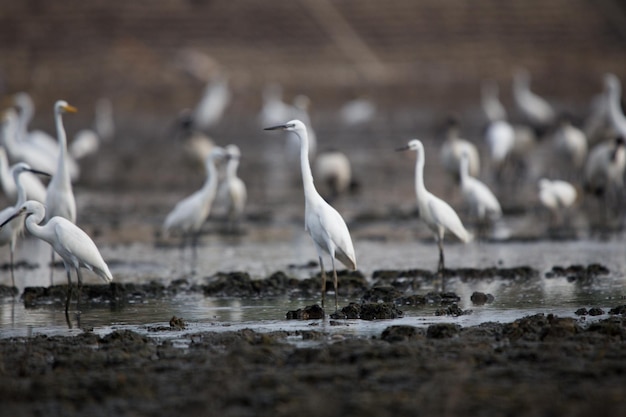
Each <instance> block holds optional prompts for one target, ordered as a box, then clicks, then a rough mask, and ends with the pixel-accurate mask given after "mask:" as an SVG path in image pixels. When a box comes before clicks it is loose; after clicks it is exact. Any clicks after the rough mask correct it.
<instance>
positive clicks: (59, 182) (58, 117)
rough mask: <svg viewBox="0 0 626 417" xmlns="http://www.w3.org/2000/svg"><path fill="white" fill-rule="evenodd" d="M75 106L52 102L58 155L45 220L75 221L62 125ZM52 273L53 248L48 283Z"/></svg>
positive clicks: (73, 199)
mask: <svg viewBox="0 0 626 417" xmlns="http://www.w3.org/2000/svg"><path fill="white" fill-rule="evenodd" d="M76 111H77V110H76V108H75V107H73V106H70V105H69V104H68V103H67V102H66V101H64V100H58V101H57V102H56V103H55V104H54V121H55V124H56V128H57V139H58V141H59V155H58V157H57V166H56V169H55V172H54V175H53V176H52V179H51V180H50V183H48V188H47V189H46V210H45V213H46V216H47V217H46V220H50V219H52V218H53V217H63V218H65V219H67V220H68V221H70V222H72V223H76V200H75V198H74V190H73V189H72V179H71V176H70V169H69V164H68V160H69V156H68V151H67V136H66V134H65V128H64V127H63V116H62V115H63V113H65V112H70V113H75V112H76ZM53 274H54V250H53V251H52V253H51V264H50V284H51V285H52V279H53Z"/></svg>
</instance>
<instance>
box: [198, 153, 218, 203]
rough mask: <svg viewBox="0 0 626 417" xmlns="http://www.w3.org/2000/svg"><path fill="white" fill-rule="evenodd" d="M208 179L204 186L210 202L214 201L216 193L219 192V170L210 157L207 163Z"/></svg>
mask: <svg viewBox="0 0 626 417" xmlns="http://www.w3.org/2000/svg"><path fill="white" fill-rule="evenodd" d="M206 170H207V178H206V181H205V182H204V185H203V186H202V189H203V190H204V191H205V195H206V196H207V198H209V199H210V200H213V198H214V197H215V193H216V192H217V168H215V161H214V160H213V158H212V157H209V159H208V160H207V163H206Z"/></svg>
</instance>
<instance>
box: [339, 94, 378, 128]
mask: <svg viewBox="0 0 626 417" xmlns="http://www.w3.org/2000/svg"><path fill="white" fill-rule="evenodd" d="M375 116H376V104H375V103H374V102H373V101H372V100H369V99H367V98H365V97H360V98H355V99H353V100H350V101H348V102H346V103H344V104H343V106H341V108H340V109H339V119H340V120H341V123H342V124H343V125H344V126H356V125H361V124H364V123H367V122H369V121H371V120H372V119H373V118H374V117H375Z"/></svg>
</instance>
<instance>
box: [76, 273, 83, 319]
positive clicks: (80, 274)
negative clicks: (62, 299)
mask: <svg viewBox="0 0 626 417" xmlns="http://www.w3.org/2000/svg"><path fill="white" fill-rule="evenodd" d="M76 276H77V277H78V297H77V298H76V310H77V311H79V312H80V295H81V293H82V292H83V274H82V273H81V272H80V267H78V268H76Z"/></svg>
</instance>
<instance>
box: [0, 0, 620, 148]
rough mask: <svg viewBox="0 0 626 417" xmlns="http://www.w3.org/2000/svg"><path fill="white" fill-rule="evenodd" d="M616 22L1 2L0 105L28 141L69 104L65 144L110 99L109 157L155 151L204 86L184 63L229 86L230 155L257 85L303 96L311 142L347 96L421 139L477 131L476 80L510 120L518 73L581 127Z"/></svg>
mask: <svg viewBox="0 0 626 417" xmlns="http://www.w3.org/2000/svg"><path fill="white" fill-rule="evenodd" d="M624 16H626V3H624V2H621V1H618V0H614V1H612V0H598V1H590V0H550V1H545V0H524V1H500V0H481V1H474V0H450V1H440V0H420V1H415V0H391V1H374V0H336V1H330V0H294V1H258V0H133V1H124V2H122V1H110V0H89V1H83V0H69V1H45V0H22V1H11V0H4V1H2V6H1V7H0V80H1V84H0V91H2V93H4V95H5V96H8V95H10V94H13V93H15V92H18V91H28V92H29V93H30V94H31V95H32V96H33V98H34V100H35V105H36V108H37V113H36V118H35V121H34V122H33V126H35V127H39V128H43V129H46V130H49V131H52V129H53V119H52V114H51V108H52V104H53V102H54V101H55V100H56V99H59V98H64V99H66V100H68V101H69V102H70V103H72V104H74V105H76V106H77V107H78V108H79V109H80V112H79V114H78V115H76V116H74V115H73V116H72V117H67V118H66V126H67V128H68V132H69V133H70V134H71V132H73V131H76V130H77V129H79V128H80V127H82V126H85V125H88V124H89V123H91V120H92V118H93V105H94V103H95V101H96V100H97V99H98V98H99V97H108V98H110V99H111V100H112V102H113V105H114V111H115V119H116V124H117V135H116V136H117V139H118V141H119V139H120V138H123V141H121V142H120V143H121V145H118V151H119V152H121V153H123V152H124V147H132V146H137V145H131V143H141V142H142V140H143V141H145V140H150V141H151V143H153V144H154V143H158V142H164V143H167V140H168V136H169V133H168V132H169V131H168V128H169V126H170V125H171V123H172V122H173V120H174V119H175V118H176V116H177V115H178V113H179V111H180V110H181V109H183V108H191V107H193V106H194V105H195V104H196V102H197V101H198V100H199V98H200V96H201V94H202V90H203V88H204V82H203V81H202V80H201V79H200V78H199V77H197V76H196V77H194V76H192V75H190V73H189V71H185V70H183V65H182V63H181V60H182V58H181V52H182V51H184V50H187V51H189V50H192V51H197V52H200V53H203V54H206V55H208V56H210V57H211V58H212V59H213V64H214V65H215V66H216V68H219V69H221V71H222V72H223V73H225V74H226V75H227V76H228V77H229V82H230V86H231V88H232V93H233V100H232V103H231V105H230V107H229V109H228V111H227V113H226V115H225V118H224V120H223V121H222V123H221V124H220V125H218V126H217V127H216V129H215V131H214V132H212V133H213V134H214V135H216V136H220V135H227V134H237V135H239V137H240V140H241V141H245V140H250V139H251V138H250V137H249V136H250V135H249V132H256V131H257V129H258V125H256V124H255V120H254V118H255V116H256V113H257V112H258V109H259V107H260V103H261V91H262V88H263V86H264V85H266V84H267V83H268V82H280V83H281V84H282V85H283V87H284V92H285V96H286V97H287V98H288V97H292V96H293V95H294V94H297V93H304V94H307V95H308V96H309V97H310V98H311V100H312V103H313V108H312V115H313V120H314V122H317V124H318V129H321V130H324V129H331V127H329V126H331V124H332V121H333V120H334V119H333V115H334V114H335V112H336V110H337V108H338V106H339V105H340V104H341V103H343V102H345V101H346V100H348V99H350V98H354V97H358V96H361V95H367V96H368V97H369V98H371V99H373V100H375V101H376V103H377V105H378V108H379V110H381V111H382V112H383V113H384V114H385V115H386V116H387V117H385V118H384V119H382V120H384V121H385V123H387V124H388V126H389V125H393V123H394V122H397V123H408V124H411V123H413V124H416V125H417V126H415V127H416V128H417V129H419V128H420V127H422V128H424V126H425V125H428V126H427V127H428V128H430V125H431V124H432V123H431V121H433V120H436V119H438V118H442V117H444V116H445V115H446V114H448V113H450V112H454V113H456V114H459V115H461V117H464V118H465V120H464V121H465V123H468V120H470V121H471V120H473V121H474V122H475V124H476V125H479V124H480V123H482V122H483V121H484V117H483V115H482V113H481V111H480V105H479V102H480V82H481V80H484V79H486V78H490V79H494V80H496V81H498V82H499V84H500V90H501V99H502V101H503V102H504V103H505V104H506V105H507V107H509V108H511V107H510V106H511V89H510V82H511V74H512V71H513V70H514V68H516V67H518V66H523V67H525V68H527V69H528V70H529V71H530V73H531V74H532V77H533V78H532V88H533V90H535V91H537V92H540V94H542V95H543V96H545V97H547V98H548V99H549V100H551V102H552V103H553V104H554V105H555V106H557V108H558V109H559V110H569V111H572V112H574V113H576V114H578V115H579V116H580V117H583V116H584V114H585V111H586V110H587V108H588V106H589V102H590V100H591V97H592V96H593V95H595V94H596V93H598V92H600V91H601V90H602V75H603V74H604V73H605V72H614V73H616V74H617V75H618V76H619V77H620V78H621V79H622V80H626V18H625V17H624ZM511 111H512V114H513V116H514V115H515V113H514V109H512V108H511ZM425 121H426V122H427V123H425ZM470 124H471V122H470ZM411 127H412V126H411ZM233 132H235V133H233ZM244 136H245V137H244ZM132 150H133V148H130V149H127V151H126V152H127V153H128V154H129V155H130V154H132V153H133V152H131V151H132ZM128 158H130V157H128Z"/></svg>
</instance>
